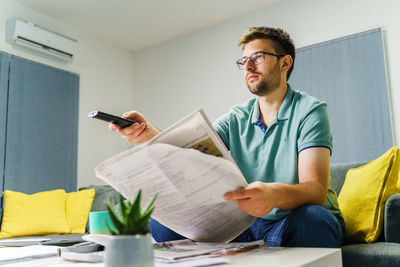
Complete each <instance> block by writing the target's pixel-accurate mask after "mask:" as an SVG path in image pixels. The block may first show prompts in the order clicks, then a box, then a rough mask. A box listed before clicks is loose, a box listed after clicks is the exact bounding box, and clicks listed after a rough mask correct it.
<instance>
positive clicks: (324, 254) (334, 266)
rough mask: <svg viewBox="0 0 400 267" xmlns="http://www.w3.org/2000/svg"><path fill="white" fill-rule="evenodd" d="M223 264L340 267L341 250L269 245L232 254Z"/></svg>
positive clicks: (275, 266)
mask: <svg viewBox="0 0 400 267" xmlns="http://www.w3.org/2000/svg"><path fill="white" fill-rule="evenodd" d="M222 266H223V265H222ZM225 266H237V267H239V266H251V267H258V266H274V267H279V266H282V267H283V266H285V267H291V266H307V267H321V266H323V267H341V266H342V252H341V249H339V248H271V247H269V248H262V249H257V250H254V251H249V252H246V253H242V254H239V255H236V256H232V257H231V259H230V262H229V264H227V265H225Z"/></svg>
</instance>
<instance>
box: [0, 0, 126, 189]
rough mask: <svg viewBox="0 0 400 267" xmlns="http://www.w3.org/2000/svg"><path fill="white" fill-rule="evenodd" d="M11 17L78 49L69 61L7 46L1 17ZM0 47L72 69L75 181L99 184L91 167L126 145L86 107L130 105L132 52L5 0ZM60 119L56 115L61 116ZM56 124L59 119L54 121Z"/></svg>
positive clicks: (121, 107) (1, 5)
mask: <svg viewBox="0 0 400 267" xmlns="http://www.w3.org/2000/svg"><path fill="white" fill-rule="evenodd" d="M12 17H16V18H19V19H22V20H25V21H33V22H35V23H36V24H37V25H39V26H41V27H43V28H47V29H49V30H52V31H54V32H58V33H61V34H63V35H66V36H70V37H72V38H74V39H76V40H78V43H79V48H78V55H77V57H76V58H75V60H74V61H73V63H61V62H59V61H54V60H51V59H49V58H46V57H43V56H41V55H40V54H38V53H30V52H27V51H26V50H20V49H17V48H15V47H12V46H11V45H10V44H8V43H6V42H5V38H4V36H5V32H4V31H5V22H6V20H7V19H9V18H12ZM0 51H3V52H7V53H10V54H14V55H17V56H20V57H24V58H27V59H30V60H33V61H36V62H40V63H43V64H46V65H50V66H53V67H56V68H59V69H63V70H67V71H70V72H73V73H77V74H78V75H79V76H80V88H79V91H80V93H79V132H78V186H83V185H89V184H100V183H101V181H100V180H99V179H98V178H96V177H95V176H94V171H93V169H94V167H95V166H96V165H97V164H99V163H100V162H101V161H103V160H105V159H107V158H108V157H110V156H112V155H114V154H116V153H118V152H120V151H123V150H125V149H127V148H128V147H129V146H128V145H127V144H126V143H125V142H122V141H121V140H120V138H119V137H118V136H116V134H114V133H111V132H109V131H108V129H107V124H105V123H102V122H100V121H97V120H89V119H88V118H87V113H88V112H89V111H92V110H95V109H100V110H104V111H107V112H110V113H115V114H122V112H123V111H124V110H125V109H127V107H131V106H132V98H133V94H132V54H131V52H129V51H128V50H125V49H121V48H118V47H115V46H113V45H110V44H108V43H106V42H104V41H100V40H97V39H96V38H95V37H93V36H90V34H88V33H83V32H80V31H79V29H75V28H71V27H69V26H67V25H65V24H63V23H61V22H60V21H57V20H56V19H54V18H51V17H48V16H46V15H44V14H41V13H38V12H36V11H34V10H32V9H29V8H26V7H24V6H21V5H18V4H16V3H13V2H11V1H8V0H1V1H0ZM61 121H62V119H61ZM60 126H61V127H62V124H61V125H60Z"/></svg>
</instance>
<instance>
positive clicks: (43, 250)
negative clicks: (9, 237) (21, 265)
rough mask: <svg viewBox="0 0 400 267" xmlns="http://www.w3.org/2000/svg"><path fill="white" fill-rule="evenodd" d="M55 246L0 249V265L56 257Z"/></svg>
mask: <svg viewBox="0 0 400 267" xmlns="http://www.w3.org/2000/svg"><path fill="white" fill-rule="evenodd" d="M57 248H58V247H57V246H41V245H36V246H26V247H13V248H1V249H0V264H5V263H12V262H16V261H24V260H32V259H39V258H45V257H53V256H57Z"/></svg>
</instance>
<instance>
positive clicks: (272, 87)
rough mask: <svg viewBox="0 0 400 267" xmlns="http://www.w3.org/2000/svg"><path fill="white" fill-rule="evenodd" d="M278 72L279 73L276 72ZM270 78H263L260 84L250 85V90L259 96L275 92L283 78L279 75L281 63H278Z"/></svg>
mask: <svg viewBox="0 0 400 267" xmlns="http://www.w3.org/2000/svg"><path fill="white" fill-rule="evenodd" d="M276 73H277V74H276ZM268 76H269V77H270V78H269V79H263V80H262V81H260V83H259V84H258V85H256V86H255V87H253V88H251V87H250V86H249V85H247V87H248V88H249V90H250V92H251V93H253V94H255V95H257V96H266V95H269V94H271V93H273V92H275V91H276V90H277V89H278V88H279V86H280V85H281V80H280V76H279V65H278V64H277V65H276V66H275V67H274V69H273V70H272V71H271V72H270V73H269V74H268Z"/></svg>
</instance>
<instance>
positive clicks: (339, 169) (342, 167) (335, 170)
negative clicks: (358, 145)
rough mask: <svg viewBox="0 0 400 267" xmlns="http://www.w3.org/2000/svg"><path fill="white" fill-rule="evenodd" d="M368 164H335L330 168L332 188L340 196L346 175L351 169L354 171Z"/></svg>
mask: <svg viewBox="0 0 400 267" xmlns="http://www.w3.org/2000/svg"><path fill="white" fill-rule="evenodd" d="M366 163H367V162H363V161H360V162H352V163H333V164H331V167H330V175H331V187H332V189H333V190H335V192H336V193H337V194H338V195H339V193H340V190H341V189H342V186H343V183H344V180H345V179H346V174H347V171H348V170H349V169H354V168H357V167H360V166H361V165H364V164H366Z"/></svg>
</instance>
